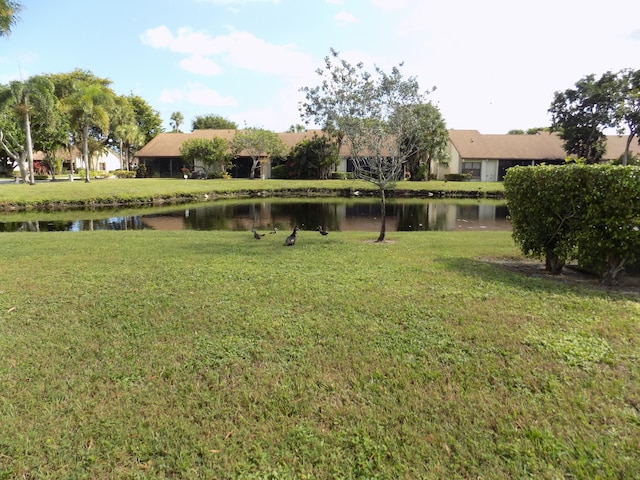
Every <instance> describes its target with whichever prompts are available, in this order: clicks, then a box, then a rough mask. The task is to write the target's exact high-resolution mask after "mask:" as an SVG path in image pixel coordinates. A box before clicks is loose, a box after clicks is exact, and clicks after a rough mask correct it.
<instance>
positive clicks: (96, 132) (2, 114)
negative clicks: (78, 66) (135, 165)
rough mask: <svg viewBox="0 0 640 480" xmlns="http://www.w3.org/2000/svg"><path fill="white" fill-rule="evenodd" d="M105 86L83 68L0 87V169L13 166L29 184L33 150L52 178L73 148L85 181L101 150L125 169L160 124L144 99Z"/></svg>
mask: <svg viewBox="0 0 640 480" xmlns="http://www.w3.org/2000/svg"><path fill="white" fill-rule="evenodd" d="M110 85H111V81H110V80H109V79H106V78H100V77H97V76H96V75H94V74H93V73H91V72H90V71H84V70H74V71H73V72H70V73H58V74H49V75H37V76H33V77H30V78H28V79H27V80H25V81H18V80H16V81H12V82H9V84H6V85H0V149H1V151H2V152H3V155H1V158H0V160H1V162H0V171H2V172H4V173H10V172H12V171H13V170H14V169H15V168H16V167H18V168H19V170H20V176H21V178H22V180H23V181H24V182H28V183H31V184H33V183H34V173H35V171H34V162H33V153H34V151H40V152H43V154H44V163H45V165H46V166H47V167H48V168H49V170H50V171H51V172H52V174H53V175H55V173H56V172H57V170H58V169H59V165H60V163H61V160H64V159H68V160H70V161H71V160H72V151H73V149H74V148H75V149H77V150H78V151H79V152H81V154H82V159H83V164H84V169H85V180H86V181H90V174H89V172H90V170H95V166H94V165H93V164H92V162H93V161H94V159H95V158H96V157H97V156H99V155H100V154H101V153H102V152H103V151H104V149H105V148H107V147H109V148H111V149H112V150H113V151H115V152H116V153H118V154H119V155H120V157H121V160H122V168H123V169H128V168H129V165H130V163H131V161H132V159H133V155H134V154H135V152H136V151H137V150H138V149H139V148H141V147H142V146H143V145H145V144H146V143H147V142H148V141H149V140H151V139H152V138H153V137H155V136H156V135H157V134H158V133H159V132H161V131H162V126H161V125H162V120H161V118H160V115H159V114H158V112H157V111H155V110H154V109H152V108H151V107H150V106H149V104H148V103H147V102H146V101H145V100H144V99H142V98H141V97H139V96H136V95H128V96H124V95H116V94H115V93H114V91H113V90H112V89H111V88H110ZM65 152H66V153H65ZM61 155H63V156H64V157H65V158H63V159H61V158H60V156H61Z"/></svg>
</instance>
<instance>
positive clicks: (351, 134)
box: [301, 49, 429, 242]
mask: <svg viewBox="0 0 640 480" xmlns="http://www.w3.org/2000/svg"><path fill="white" fill-rule="evenodd" d="M400 67H402V64H400V65H399V66H396V67H393V69H392V70H391V73H386V72H384V71H383V70H382V69H380V68H379V67H375V72H374V74H372V73H370V72H368V71H366V70H365V68H364V65H363V64H362V63H358V64H357V65H355V66H354V65H351V64H350V63H349V62H347V61H346V60H344V59H341V58H340V56H339V53H338V52H337V51H335V50H334V49H331V55H329V56H327V57H326V58H325V66H324V69H319V70H318V74H319V75H320V77H321V78H322V81H321V84H320V85H319V86H316V87H304V88H303V89H302V91H303V92H305V95H306V101H305V102H303V103H302V105H301V115H302V117H303V119H304V120H305V123H307V124H308V123H310V122H314V123H315V124H318V125H322V126H323V130H325V131H326V132H329V133H336V132H337V134H338V136H339V138H340V140H341V142H343V143H344V145H346V146H347V148H348V149H349V152H350V156H351V160H352V161H353V164H354V174H355V176H356V177H357V178H360V179H363V180H366V181H368V182H371V183H373V184H374V185H376V186H377V187H378V190H379V194H380V205H381V226H380V235H379V236H378V239H377V240H376V241H378V242H383V241H384V240H385V235H386V190H388V189H390V188H393V186H394V185H395V183H396V182H397V181H398V180H399V179H400V178H401V176H402V173H403V170H404V164H405V162H406V161H407V159H408V158H410V157H411V156H413V155H416V154H417V153H418V152H420V148H421V144H420V141H419V140H420V135H419V134H418V132H419V129H420V119H419V116H418V115H417V112H416V109H415V106H416V105H421V104H424V103H426V95H427V94H428V93H429V92H424V93H423V92H422V91H421V90H420V88H419V85H418V82H417V80H416V79H415V78H413V77H409V78H404V76H403V75H402V73H401V71H400Z"/></svg>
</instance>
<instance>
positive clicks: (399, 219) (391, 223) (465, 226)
mask: <svg viewBox="0 0 640 480" xmlns="http://www.w3.org/2000/svg"><path fill="white" fill-rule="evenodd" d="M507 217H508V211H507V206H506V203H505V202H500V201H495V200H425V199H390V200H389V201H388V202H387V231H389V232H392V231H420V230H425V231H429V230H431V231H433V230H480V229H486V230H511V224H510V223H509V220H508V218H507ZM295 225H298V226H300V227H301V228H302V229H306V230H315V229H316V228H317V226H318V225H322V226H324V227H325V228H326V229H327V230H330V231H372V232H377V231H379V230H380V200H379V199H344V198H340V199H336V198H331V199H327V198H322V199H280V198H265V199H250V200H216V201H213V202H208V203H200V204H189V205H181V206H175V205H174V206H171V207H162V208H158V207H148V208H136V209H124V208H120V209H101V210H90V211H89V210H74V211H66V212H56V213H44V212H39V213H33V212H31V213H28V214H27V213H11V214H4V215H0V231H2V232H17V231H32V232H47V231H68V232H77V231H87V230H149V229H150V230H237V231H248V230H251V228H256V229H257V230H258V231H262V232H263V233H264V232H266V231H272V230H273V229H274V228H278V229H279V230H283V231H285V230H290V229H292V228H293V227H294V226H295Z"/></svg>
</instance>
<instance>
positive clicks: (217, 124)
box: [191, 115, 238, 130]
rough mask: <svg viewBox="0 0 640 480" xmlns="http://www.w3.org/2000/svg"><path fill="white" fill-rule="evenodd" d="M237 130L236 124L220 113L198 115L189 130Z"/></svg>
mask: <svg viewBox="0 0 640 480" xmlns="http://www.w3.org/2000/svg"><path fill="white" fill-rule="evenodd" d="M208 129H211V130H237V129H238V124H237V123H236V122H232V121H231V120H227V119H226V118H224V117H223V116H221V115H198V116H197V117H196V118H194V119H193V122H192V123H191V130H208Z"/></svg>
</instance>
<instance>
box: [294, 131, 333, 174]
mask: <svg viewBox="0 0 640 480" xmlns="http://www.w3.org/2000/svg"><path fill="white" fill-rule="evenodd" d="M339 163H340V158H339V157H338V146H337V145H336V143H335V141H334V140H333V139H331V138H330V137H328V136H319V135H317V134H314V135H313V137H312V138H308V139H304V140H302V141H301V142H300V143H298V144H296V145H294V146H293V148H292V149H291V151H290V152H289V155H288V156H287V161H286V164H285V168H286V170H287V173H288V178H296V179H321V180H324V179H327V178H329V176H330V175H331V172H332V171H334V170H335V168H336V167H337V166H338V165H339Z"/></svg>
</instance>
